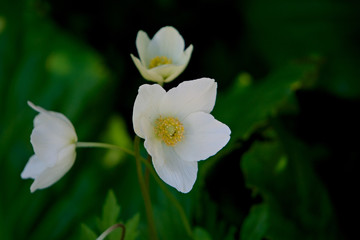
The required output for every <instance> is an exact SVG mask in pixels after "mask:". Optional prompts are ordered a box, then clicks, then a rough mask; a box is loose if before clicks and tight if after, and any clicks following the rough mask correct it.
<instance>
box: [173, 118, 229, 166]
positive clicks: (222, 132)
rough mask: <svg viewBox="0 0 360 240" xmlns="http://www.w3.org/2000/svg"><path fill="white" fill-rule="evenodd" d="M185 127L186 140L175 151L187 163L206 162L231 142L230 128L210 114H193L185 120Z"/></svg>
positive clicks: (176, 146) (175, 147)
mask: <svg viewBox="0 0 360 240" xmlns="http://www.w3.org/2000/svg"><path fill="white" fill-rule="evenodd" d="M183 125H184V128H185V136H184V139H183V141H182V142H180V143H178V144H177V145H175V146H174V149H175V151H176V153H177V154H178V155H179V156H181V158H182V159H183V160H185V161H200V160H205V159H207V158H209V157H211V156H213V155H215V154H216V153H217V152H218V151H220V150H221V149H222V148H223V147H224V146H225V145H226V144H227V143H228V142H229V140H230V134H231V130H230V128H229V127H228V126H226V125H225V124H223V123H221V122H219V121H218V120H216V119H215V118H214V117H213V116H212V115H211V114H209V113H204V112H197V113H192V114H190V115H189V116H188V117H187V118H186V119H184V121H183Z"/></svg>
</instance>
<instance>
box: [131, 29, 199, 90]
mask: <svg viewBox="0 0 360 240" xmlns="http://www.w3.org/2000/svg"><path fill="white" fill-rule="evenodd" d="M136 48H137V50H138V53H139V57H140V60H139V59H138V58H137V57H135V56H134V55H132V54H130V55H131V58H132V59H133V61H134V63H135V65H136V67H137V68H138V69H139V71H140V73H141V75H142V76H143V78H145V79H146V80H149V81H154V82H158V83H160V84H162V83H164V82H170V81H172V80H174V79H175V78H176V77H177V76H179V75H180V73H182V72H183V71H184V69H185V68H186V66H187V64H188V63H189V60H190V57H191V53H192V50H193V46H192V45H190V46H189V47H188V48H187V49H186V50H185V51H184V48H185V43H184V39H183V38H182V36H181V35H180V34H179V32H178V31H177V30H176V29H175V28H173V27H163V28H161V29H160V30H159V31H158V32H157V33H156V34H155V35H154V37H153V39H151V40H150V39H149V37H148V35H147V34H146V33H145V32H144V31H141V30H140V31H139V32H138V34H137V37H136Z"/></svg>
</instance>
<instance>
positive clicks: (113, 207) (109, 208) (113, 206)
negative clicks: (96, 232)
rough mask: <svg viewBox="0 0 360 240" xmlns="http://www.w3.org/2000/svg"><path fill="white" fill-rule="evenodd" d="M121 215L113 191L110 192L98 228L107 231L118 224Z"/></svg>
mask: <svg viewBox="0 0 360 240" xmlns="http://www.w3.org/2000/svg"><path fill="white" fill-rule="evenodd" d="M119 214H120V206H119V205H118V204H117V201H116V197H115V194H114V191H113V190H109V192H108V194H107V197H106V200H105V203H104V206H103V213H102V217H101V219H98V227H99V229H100V230H101V231H105V230H106V229H107V228H109V227H110V226H112V225H114V224H115V223H117V220H118V217H119Z"/></svg>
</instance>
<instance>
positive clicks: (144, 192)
mask: <svg viewBox="0 0 360 240" xmlns="http://www.w3.org/2000/svg"><path fill="white" fill-rule="evenodd" d="M139 144H140V138H139V137H138V136H135V139H134V152H135V160H136V170H137V175H138V179H139V184H140V189H141V193H142V196H143V199H144V204H145V211H146V217H147V221H148V224H149V232H150V239H153V240H156V239H158V237H157V233H156V227H155V221H154V215H153V211H152V205H151V200H150V194H149V191H148V189H147V188H146V183H145V180H144V176H143V173H142V169H141V156H140V146H139Z"/></svg>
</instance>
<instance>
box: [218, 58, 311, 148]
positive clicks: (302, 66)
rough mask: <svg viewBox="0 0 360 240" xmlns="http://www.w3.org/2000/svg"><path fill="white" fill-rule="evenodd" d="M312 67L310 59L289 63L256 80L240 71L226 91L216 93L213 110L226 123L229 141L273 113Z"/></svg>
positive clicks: (265, 120)
mask: <svg viewBox="0 0 360 240" xmlns="http://www.w3.org/2000/svg"><path fill="white" fill-rule="evenodd" d="M315 69H316V64H314V63H312V62H308V63H293V64H289V65H287V66H285V67H283V68H281V69H279V70H278V71H276V72H274V73H272V74H270V75H269V76H268V77H266V78H265V79H263V80H262V81H259V82H256V83H252V81H251V79H250V76H249V75H247V74H243V75H240V76H239V78H238V79H237V80H236V81H235V82H234V84H233V86H232V87H231V88H230V89H229V90H228V92H226V93H225V94H224V95H220V96H219V97H218V99H217V103H216V107H215V109H214V111H213V114H214V115H215V116H216V118H217V119H219V120H220V121H222V122H224V123H225V124H227V125H228V126H229V127H230V129H231V131H232V133H231V141H235V140H236V139H238V138H247V137H248V136H249V134H251V132H252V131H253V130H255V129H256V127H258V126H261V125H263V124H264V123H266V122H267V119H268V118H269V117H270V116H272V115H276V113H277V112H278V111H279V108H280V107H281V106H282V105H283V104H284V102H285V101H286V100H287V99H289V97H291V96H292V94H293V92H294V90H296V89H298V88H300V87H301V86H302V85H303V84H304V81H306V80H308V77H309V75H310V73H312V72H313V71H314V70H315Z"/></svg>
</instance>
